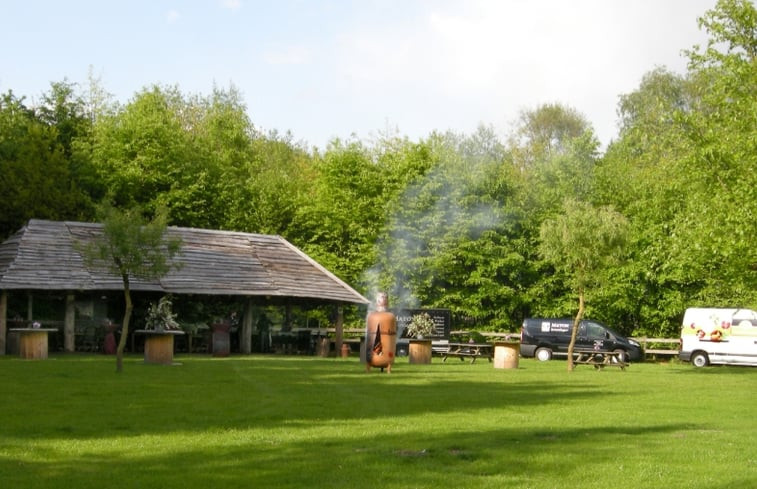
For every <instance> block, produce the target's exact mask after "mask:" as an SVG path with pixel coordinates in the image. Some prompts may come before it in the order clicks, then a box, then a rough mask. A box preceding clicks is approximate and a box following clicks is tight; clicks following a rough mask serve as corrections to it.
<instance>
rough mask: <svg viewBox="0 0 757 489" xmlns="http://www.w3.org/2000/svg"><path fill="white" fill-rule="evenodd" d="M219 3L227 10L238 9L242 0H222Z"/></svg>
mask: <svg viewBox="0 0 757 489" xmlns="http://www.w3.org/2000/svg"><path fill="white" fill-rule="evenodd" d="M221 5H223V7H224V8H227V9H229V10H239V9H240V8H242V0H223V2H221Z"/></svg>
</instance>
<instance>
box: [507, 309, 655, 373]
mask: <svg viewBox="0 0 757 489" xmlns="http://www.w3.org/2000/svg"><path fill="white" fill-rule="evenodd" d="M572 330H573V319H570V318H559V319H549V318H527V319H524V320H523V327H522V328H521V330H520V354H521V356H523V357H526V358H533V357H536V358H537V359H538V360H541V361H543V362H545V361H547V360H550V359H551V358H552V357H553V356H567V354H568V345H570V335H571V331H572ZM575 349H576V350H595V351H598V352H603V351H604V352H619V353H622V354H623V358H624V359H625V361H638V360H641V359H642V357H643V351H642V348H641V345H640V344H639V343H638V342H636V341H634V340H629V339H628V338H626V337H625V336H623V335H621V334H620V333H617V332H616V331H613V330H612V329H611V328H609V327H608V326H605V325H604V324H602V323H600V322H598V321H592V320H588V319H584V320H582V321H581V323H580V324H579V326H578V334H577V335H576V344H575Z"/></svg>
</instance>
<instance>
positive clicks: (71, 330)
mask: <svg viewBox="0 0 757 489" xmlns="http://www.w3.org/2000/svg"><path fill="white" fill-rule="evenodd" d="M75 320H76V298H75V297H74V294H73V292H70V293H68V294H66V315H65V317H64V318H63V351H65V352H67V353H73V352H74V351H76V331H75V324H74V323H75Z"/></svg>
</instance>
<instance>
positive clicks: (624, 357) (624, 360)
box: [613, 350, 628, 363]
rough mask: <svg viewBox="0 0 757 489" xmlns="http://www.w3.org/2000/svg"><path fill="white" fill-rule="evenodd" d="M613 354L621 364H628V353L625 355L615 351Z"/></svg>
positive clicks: (621, 351) (620, 351)
mask: <svg viewBox="0 0 757 489" xmlns="http://www.w3.org/2000/svg"><path fill="white" fill-rule="evenodd" d="M613 353H615V354H616V355H618V359H619V360H620V361H621V362H622V363H628V353H626V352H625V351H624V350H615V351H614V352H613Z"/></svg>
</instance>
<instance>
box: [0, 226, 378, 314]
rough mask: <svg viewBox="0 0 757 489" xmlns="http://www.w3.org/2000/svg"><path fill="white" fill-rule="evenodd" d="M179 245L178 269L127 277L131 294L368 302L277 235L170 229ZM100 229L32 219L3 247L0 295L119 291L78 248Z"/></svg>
mask: <svg viewBox="0 0 757 489" xmlns="http://www.w3.org/2000/svg"><path fill="white" fill-rule="evenodd" d="M166 233H167V235H169V236H171V237H178V238H180V239H181V242H182V245H181V251H180V252H179V255H177V256H176V257H175V258H174V260H175V261H177V262H180V267H179V268H173V269H172V270H171V271H170V272H169V273H168V274H167V275H165V276H164V277H162V278H160V279H158V280H153V281H146V280H141V279H138V278H133V277H132V282H131V286H132V288H133V289H134V290H142V291H158V292H166V293H169V292H170V293H176V294H200V295H242V296H269V297H294V298H302V299H315V300H327V301H334V302H345V303H355V304H367V303H368V302H369V301H368V299H366V298H365V297H363V296H362V295H361V294H360V293H358V292H357V291H355V290H354V289H353V288H352V287H350V286H349V285H347V284H346V283H345V282H343V281H342V280H340V279H339V278H337V277H336V276H335V275H334V274H332V273H331V272H329V271H328V270H326V269H325V268H324V267H322V266H321V265H320V264H318V263H317V262H316V261H315V260H313V259H312V258H310V257H309V256H307V255H306V254H305V253H303V252H302V251H301V250H299V249H298V248H296V247H295V246H293V245H292V244H291V243H289V242H288V241H286V240H285V239H284V238H282V237H281V236H271V235H263V234H251V233H241V232H233V231H214V230H208V229H194V228H179V227H169V228H168V229H167V230H166ZM101 235H102V225H101V224H93V223H83V222H70V221H44V220H38V219H32V220H30V221H29V222H28V224H27V225H26V226H25V227H24V228H22V229H21V230H20V231H19V232H18V233H16V234H15V235H13V236H11V237H10V238H8V239H7V240H6V241H5V242H3V243H2V244H0V289H6V290H11V289H29V290H39V289H43V290H82V291H86V290H121V289H123V283H122V281H121V278H120V277H118V276H117V275H114V274H113V273H111V272H109V271H107V270H106V269H105V268H97V267H94V266H92V267H90V266H87V264H86V263H85V261H84V259H83V257H82V255H81V252H80V250H81V249H82V245H83V244H86V243H88V242H91V241H92V240H93V239H96V238H97V237H98V236H101Z"/></svg>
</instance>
